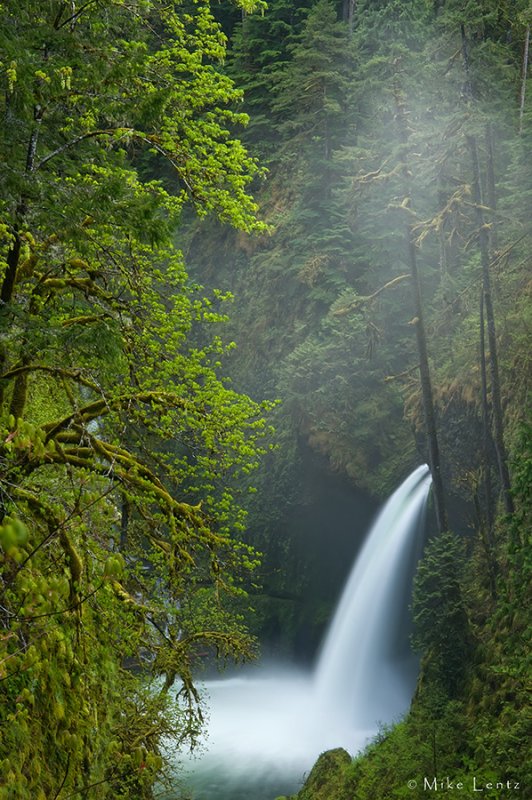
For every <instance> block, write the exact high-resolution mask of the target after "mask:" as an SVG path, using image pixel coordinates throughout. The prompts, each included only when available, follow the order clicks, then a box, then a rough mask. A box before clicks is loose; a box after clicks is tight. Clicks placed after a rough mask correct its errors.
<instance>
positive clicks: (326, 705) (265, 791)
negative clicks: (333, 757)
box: [189, 466, 431, 800]
mask: <svg viewBox="0 0 532 800" xmlns="http://www.w3.org/2000/svg"><path fill="white" fill-rule="evenodd" d="M430 484H431V477H430V473H429V470H428V467H426V466H421V467H418V468H417V469H416V470H415V471H414V472H413V473H412V475H410V476H409V477H408V478H407V479H406V480H405V482H404V483H403V484H402V485H401V486H400V487H399V489H397V491H396V492H395V493H394V494H393V495H392V496H391V498H390V499H389V500H388V502H387V503H386V505H385V506H384V508H383V510H382V511H381V513H380V514H379V516H378V518H377V520H376V522H375V523H374V525H373V527H372V529H371V531H370V533H369V535H368V537H367V540H366V542H365V544H364V546H363V548H362V551H361V553H360V554H359V556H358V558H357V559H356V562H355V565H354V567H353V571H352V573H351V575H350V577H349V579H348V581H347V584H346V587H345V589H344V592H343V594H342V597H341V599H340V602H339V604H338V607H337V610H336V612H335V615H334V618H333V620H332V623H331V626H330V628H329V631H328V633H327V635H326V637H325V642H324V644H323V647H322V651H321V655H320V658H319V660H318V664H317V666H316V668H315V670H314V672H313V673H308V672H307V673H304V672H301V671H296V670H288V669H282V668H274V667H267V668H266V667H264V668H262V669H261V668H260V667H259V668H258V669H257V670H255V671H254V673H249V674H247V675H245V674H244V675H242V676H240V677H236V678H228V679H225V680H224V679H222V680H214V681H207V682H206V683H205V684H204V692H205V694H206V697H207V706H208V709H209V724H208V736H207V740H206V743H205V752H204V753H203V754H202V755H201V757H200V758H199V759H197V760H195V761H192V762H191V764H190V767H189V768H190V772H191V775H190V787H191V796H192V797H194V798H197V800H215V798H216V800H222V798H231V800H237V798H246V800H262V798H272V797H274V796H275V794H276V793H279V791H283V792H285V793H286V792H290V791H294V790H295V789H296V787H297V783H298V781H299V780H300V779H301V777H302V776H303V773H305V772H306V771H308V770H309V769H310V767H311V766H312V764H313V763H314V761H315V760H316V758H317V757H318V755H319V754H320V753H321V752H323V751H324V750H327V749H330V748H333V747H344V748H345V749H346V750H348V751H349V752H351V753H355V752H357V751H358V750H360V749H361V748H362V747H363V746H364V744H365V743H366V742H367V741H368V740H369V738H371V737H372V736H373V735H374V734H375V733H376V732H377V730H378V727H379V724H381V723H390V722H392V721H393V720H395V719H397V718H398V717H399V716H400V715H401V714H403V713H404V712H405V711H406V710H407V708H408V705H409V703H410V699H411V696H412V691H413V688H414V681H415V670H412V668H411V667H410V669H405V666H404V665H403V664H401V663H400V660H398V659H397V654H396V653H395V654H394V643H395V642H396V640H397V635H398V629H399V628H400V627H401V624H402V620H403V618H404V616H405V611H406V608H407V606H408V599H409V598H408V592H409V584H410V578H411V575H412V571H413V567H414V561H415V558H416V556H417V549H418V547H419V545H418V542H419V536H418V533H419V532H420V530H421V527H422V520H423V517H424V509H425V505H426V500H427V496H428V493H429V490H430Z"/></svg>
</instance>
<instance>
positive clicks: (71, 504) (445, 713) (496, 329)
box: [0, 0, 532, 800]
mask: <svg viewBox="0 0 532 800" xmlns="http://www.w3.org/2000/svg"><path fill="white" fill-rule="evenodd" d="M0 13H1V28H0V62H1V64H0V71H1V80H2V101H1V103H2V128H3V136H2V140H1V144H0V148H1V151H2V160H1V163H0V171H1V181H2V189H3V191H2V199H1V201H0V207H1V211H2V220H1V225H0V234H1V237H2V238H1V250H0V258H1V263H0V279H1V286H0V299H1V307H0V324H1V330H0V426H1V431H0V442H1V445H0V469H1V494H0V512H1V515H2V527H1V528H0V547H1V550H0V555H1V562H0V564H1V573H0V597H1V599H0V624H1V633H0V697H1V706H0V723H1V726H0V798H9V800H17V799H19V798H20V799H21V800H22V799H24V800H25V799H26V798H32V800H33V799H34V798H37V800H49V798H53V799H54V800H65V799H66V798H67V797H78V796H79V797H87V798H111V797H112V798H114V799H116V798H124V799H125V798H131V799H133V798H135V800H137V798H139V799H140V798H151V797H153V796H154V786H155V785H156V782H157V781H159V782H160V781H164V778H165V775H167V774H168V771H167V768H168V764H167V763H166V760H165V757H164V755H163V753H164V752H165V751H164V749H163V748H162V743H163V741H168V740H169V739H172V738H173V740H174V741H175V742H176V743H182V742H185V741H188V740H189V739H192V740H194V739H195V737H197V734H198V731H199V730H200V728H201V723H202V709H201V704H200V703H199V700H198V696H197V693H196V690H195V686H194V682H193V678H194V676H195V675H196V674H197V673H198V670H199V669H200V667H201V666H202V665H204V664H205V663H206V662H207V663H208V664H209V665H211V664H212V663H214V662H215V661H216V660H217V659H218V660H219V661H221V662H222V663H225V662H226V661H227V660H228V659H236V660H241V659H248V658H250V657H252V656H253V654H254V652H255V645H256V640H257V639H258V640H260V641H261V642H262V643H263V650H264V651H266V652H275V653H276V654H283V655H284V656H286V657H290V658H296V659H300V660H304V659H307V660H308V659H311V658H312V657H313V655H314V653H315V650H316V647H317V645H318V642H319V640H320V637H321V635H322V633H323V629H324V626H325V624H326V620H327V618H328V617H329V616H330V611H331V607H332V604H333V603H334V600H335V597H336V594H337V591H338V587H339V584H340V583H341V580H342V577H343V575H344V574H345V570H346V569H347V568H348V565H349V561H350V558H351V557H352V555H353V552H354V550H355V549H356V546H357V542H356V541H351V540H349V539H348V538H346V536H345V533H344V531H345V530H346V529H347V530H348V526H349V519H350V517H356V521H357V526H358V525H360V526H361V529H363V528H364V527H365V523H366V522H367V520H369V518H370V516H371V513H372V510H373V509H374V508H375V507H376V504H377V503H378V502H379V501H380V500H382V499H384V498H385V497H386V495H387V494H388V493H389V492H390V491H391V490H392V489H393V488H394V487H395V486H396V485H397V484H398V483H399V482H400V481H401V480H402V478H403V477H404V476H405V475H406V474H408V472H409V471H410V470H411V469H412V468H413V467H414V466H415V465H416V464H418V463H420V461H422V460H425V461H427V462H428V463H429V464H430V466H431V469H432V472H433V477H434V493H433V494H434V514H433V518H434V522H433V528H434V531H433V535H432V537H431V540H430V542H429V544H428V545H427V547H426V551H425V556H424V558H423V560H422V562H421V564H420V567H419V570H418V575H417V578H416V581H415V586H414V597H413V608H412V613H413V619H414V623H415V633H414V644H415V646H416V648H417V650H418V652H419V653H420V654H421V655H422V668H421V674H420V679H419V682H418V689H417V692H416V696H415V698H414V701H413V705H412V710H411V712H410V714H409V715H408V716H407V718H406V719H405V720H404V721H403V722H401V723H400V724H398V725H397V726H395V727H394V728H393V729H391V730H384V731H382V734H381V736H380V737H379V739H378V741H376V743H375V744H374V745H372V746H371V747H370V749H369V751H368V752H367V753H366V754H363V755H361V756H359V757H357V758H356V759H355V760H354V761H352V760H351V759H349V758H347V759H343V758H338V759H336V760H335V759H331V760H330V761H328V762H324V763H325V772H324V774H323V772H319V773H318V775H317V777H316V775H314V778H313V776H311V780H309V783H308V785H307V786H306V787H305V788H304V789H303V790H302V792H301V793H300V797H301V800H321V798H322V797H325V796H326V797H327V798H328V800H329V799H330V798H332V800H347V798H349V800H353V799H354V798H356V799H357V800H369V799H370V798H371V799H372V800H373V798H385V797H389V798H400V797H409V798H416V797H417V796H419V797H421V796H422V795H423V785H422V782H419V783H418V787H417V789H412V788H409V787H408V780H410V779H413V778H414V779H418V776H423V775H442V776H444V775H447V774H448V775H452V776H453V778H454V779H456V780H457V781H459V780H460V779H461V778H463V779H464V780H466V779H467V777H468V776H471V775H475V774H476V775H481V776H482V778H483V780H484V781H485V782H489V781H490V780H491V781H493V782H494V786H495V782H497V781H505V782H506V781H514V782H519V783H520V786H521V787H525V786H530V775H529V774H527V773H526V763H527V759H526V753H527V750H526V748H527V737H528V735H529V730H528V729H527V724H528V723H527V703H526V680H527V675H529V661H528V660H527V659H528V658H529V653H528V649H527V638H526V631H527V618H526V603H527V592H528V589H529V581H530V549H529V544H530V543H529V535H530V493H529V487H530V478H531V475H532V454H531V453H530V421H529V417H527V411H529V399H528V394H527V392H528V382H527V381H528V375H529V359H530V356H529V351H530V335H529V334H530V300H529V294H530V256H529V252H530V234H531V230H530V211H531V190H532V182H531V177H532V176H531V171H532V166H531V164H532V162H531V159H530V152H531V142H532V111H531V110H530V108H531V107H530V96H529V89H530V87H529V85H528V81H527V78H528V74H529V66H528V52H529V39H530V23H531V21H532V7H531V6H530V4H529V2H527V0H517V2H511V0H507V2H494V0H480V2H470V3H463V2H460V3H458V2H455V1H454V0H438V2H426V0H376V1H374V2H370V1H369V0H366V1H365V0H343V2H339V3H335V2H332V0H316V2H311V0H308V1H307V2H301V3H294V2H290V0H271V2H269V3H268V5H267V6H266V5H264V4H263V3H258V4H257V5H255V6H253V4H251V3H249V4H247V3H246V4H242V5H241V6H237V5H234V4H231V3H229V2H225V0H223V2H220V3H213V4H212V5H211V4H209V3H204V2H194V3H192V2H191V3H188V2H183V3H163V2H160V1H159V0H153V1H152V2H148V0H130V1H129V2H128V1H127V0H94V2H90V0H89V2H87V3H85V4H83V3H79V4H78V3H74V2H65V1H63V0H50V2H45V1H44V0H42V2H30V1H29V0H28V1H27V2H24V0H23V1H22V2H18V3H16V4H15V3H13V2H10V1H9V2H6V3H2V4H1V6H0ZM252 196H253V198H254V199H252ZM235 345H236V346H235ZM347 498H349V499H347ZM354 521H355V520H354V519H353V525H354ZM259 553H261V554H262V555H260V556H259ZM173 687H175V688H176V689H177V690H178V692H179V694H178V699H177V702H176V700H175V692H174V690H173ZM322 770H323V764H322ZM512 785H513V784H512ZM508 791H509V790H508ZM516 791H517V790H516ZM324 792H325V794H323V793H324ZM524 792H525V789H524V788H522V789H521V793H522V795H523V796H524ZM423 796H424V795H423ZM500 796H501V791H500V790H499V789H497V788H493V789H489V788H485V790H484V794H483V797H486V798H490V797H493V798H495V797H500ZM504 796H506V795H504Z"/></svg>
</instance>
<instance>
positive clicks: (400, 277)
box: [332, 274, 410, 317]
mask: <svg viewBox="0 0 532 800" xmlns="http://www.w3.org/2000/svg"><path fill="white" fill-rule="evenodd" d="M406 278H410V275H408V274H405V275H397V277H396V278H392V280H391V281H388V283H385V284H384V286H381V287H380V288H379V289H377V291H375V292H373V294H368V295H365V296H364V297H357V298H356V300H353V302H352V303H350V304H349V305H348V306H342V307H341V308H338V309H336V310H335V311H333V312H332V315H333V317H344V316H345V315H346V314H349V312H350V311H354V310H355V309H356V308H358V306H360V305H362V304H363V303H369V301H370V300H374V299H375V298H376V297H378V296H379V295H380V293H381V292H384V290H385V289H390V288H391V287H392V286H395V285H396V284H398V283H400V282H401V281H404V280H405V279H406Z"/></svg>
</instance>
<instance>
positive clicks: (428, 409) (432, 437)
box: [395, 86, 447, 533]
mask: <svg viewBox="0 0 532 800" xmlns="http://www.w3.org/2000/svg"><path fill="white" fill-rule="evenodd" d="M395 105H396V119H397V124H398V126H399V136H400V139H401V141H402V143H403V144H405V145H407V143H408V138H409V131H408V123H407V116H406V110H405V104H404V101H403V100H402V98H401V96H400V92H399V88H398V87H397V86H396V87H395ZM403 152H404V155H403V157H402V158H403V174H404V178H403V180H404V190H405V194H406V196H407V197H409V198H410V197H411V196H412V192H411V186H410V171H409V169H408V163H407V154H406V148H405V149H404V151H403ZM410 210H412V209H410ZM405 242H406V250H407V259H408V265H409V268H410V275H411V277H412V281H411V286H412V300H413V305H414V314H415V328H416V340H417V350H418V356H419V376H420V383H421V397H422V404H423V416H424V420H425V432H426V436H427V446H428V456H429V466H430V471H431V474H432V482H433V491H434V506H435V511H436V522H437V525H438V530H439V532H440V533H442V532H443V531H445V530H447V512H446V508H445V496H444V491H443V481H442V476H441V464H440V450H439V445H438V433H437V426H436V414H435V411H434V396H433V392H432V381H431V377H430V366H429V357H428V349H427V336H426V332H425V323H424V319H423V316H424V315H423V302H422V299H421V286H420V281H419V270H418V264H417V245H416V237H415V233H414V230H413V225H412V224H407V225H406V226H405Z"/></svg>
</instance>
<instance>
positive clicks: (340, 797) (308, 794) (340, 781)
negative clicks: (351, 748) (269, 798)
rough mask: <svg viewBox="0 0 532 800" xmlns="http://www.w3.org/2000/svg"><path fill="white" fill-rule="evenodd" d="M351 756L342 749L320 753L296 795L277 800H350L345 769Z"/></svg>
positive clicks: (349, 762)
mask: <svg viewBox="0 0 532 800" xmlns="http://www.w3.org/2000/svg"><path fill="white" fill-rule="evenodd" d="M350 764H351V756H350V755H349V753H348V752H347V751H346V750H344V749H343V748H342V747H337V748H336V749H335V750H327V751H326V752H325V753H322V754H321V756H320V757H319V758H318V760H317V761H316V763H315V764H314V766H313V768H312V770H311V772H310V775H309V776H308V778H307V780H306V781H305V785H304V786H303V788H302V789H301V791H300V792H298V794H297V795H293V796H292V797H291V798H289V797H279V798H277V800H350V798H351V796H352V795H350V794H348V784H347V774H348V773H347V768H348V767H349V765H350Z"/></svg>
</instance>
